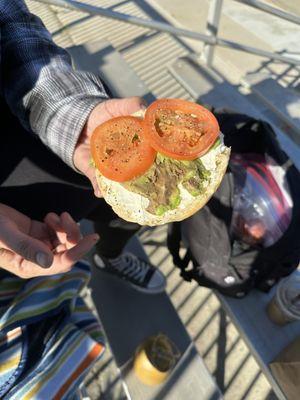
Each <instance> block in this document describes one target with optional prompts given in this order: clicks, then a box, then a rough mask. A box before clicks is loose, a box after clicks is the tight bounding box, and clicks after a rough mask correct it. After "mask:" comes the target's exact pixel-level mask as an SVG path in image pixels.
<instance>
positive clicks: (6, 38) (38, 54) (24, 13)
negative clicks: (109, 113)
mask: <svg viewBox="0 0 300 400" xmlns="http://www.w3.org/2000/svg"><path fill="white" fill-rule="evenodd" d="M0 67H1V75H0V96H1V97H3V98H4V101H5V102H6V103H7V104H8V106H9V107H10V110H11V112H12V113H13V114H14V115H15V116H16V117H17V118H18V119H19V120H20V122H21V124H22V125H23V126H24V127H25V128H26V129H27V130H28V131H31V132H34V133H36V134H37V135H38V136H39V137H40V138H41V140H42V141H43V142H44V143H45V144H46V145H47V146H48V147H49V148H51V149H52V151H53V152H54V153H56V154H57V155H58V156H59V157H61V158H62V159H63V160H64V161H65V162H66V163H67V164H68V165H70V166H71V167H73V168H74V165H73V152H74V147H75V145H76V142H77V140H78V136H79V135H80V132H81V130H82V128H83V126H84V124H85V122H86V119H87V117H88V115H89V113H90V112H91V110H92V109H93V108H94V107H95V106H96V104H98V103H99V102H101V101H103V100H104V99H106V98H107V95H106V93H105V90H104V88H103V85H102V83H101V81H100V79H99V78H98V77H97V76H95V75H93V74H90V73H85V72H79V71H77V72H76V71H74V70H73V69H72V66H71V59H70V56H69V54H68V53H67V52H66V51H65V50H64V49H62V48H60V47H58V46H57V45H56V44H55V43H54V42H53V40H52V38H51V35H50V33H49V32H48V31H47V29H46V28H45V26H44V25H43V23H42V21H41V20H40V19H39V18H38V17H36V16H35V15H33V14H31V13H30V12H29V10H28V8H27V6H26V5H25V3H24V1H23V0H0Z"/></svg>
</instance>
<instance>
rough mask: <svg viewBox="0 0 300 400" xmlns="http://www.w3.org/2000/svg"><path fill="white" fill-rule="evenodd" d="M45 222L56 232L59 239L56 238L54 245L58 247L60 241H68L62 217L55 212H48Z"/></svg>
mask: <svg viewBox="0 0 300 400" xmlns="http://www.w3.org/2000/svg"><path fill="white" fill-rule="evenodd" d="M44 222H45V224H46V225H47V226H48V227H49V228H50V229H52V230H53V231H54V232H55V235H56V236H57V238H58V240H55V241H54V243H53V245H54V247H56V246H57V245H58V244H59V243H66V240H67V234H66V232H65V231H64V229H63V227H62V222H61V219H60V217H59V216H58V215H57V214H55V213H48V214H47V215H46V217H45V218H44Z"/></svg>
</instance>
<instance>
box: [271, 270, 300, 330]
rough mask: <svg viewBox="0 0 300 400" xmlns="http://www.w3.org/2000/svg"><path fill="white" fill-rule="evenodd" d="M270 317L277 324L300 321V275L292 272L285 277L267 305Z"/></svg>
mask: <svg viewBox="0 0 300 400" xmlns="http://www.w3.org/2000/svg"><path fill="white" fill-rule="evenodd" d="M267 314H268V316H269V318H270V319H271V320H272V321H273V322H274V323H276V324H277V325H286V324H288V323H290V322H293V321H300V276H299V274H292V275H291V276H289V277H288V278H285V279H283V280H282V281H281V282H280V283H279V284H278V286H277V288H276V293H275V295H274V296H273V298H272V300H271V301H270V302H269V304H268V305H267Z"/></svg>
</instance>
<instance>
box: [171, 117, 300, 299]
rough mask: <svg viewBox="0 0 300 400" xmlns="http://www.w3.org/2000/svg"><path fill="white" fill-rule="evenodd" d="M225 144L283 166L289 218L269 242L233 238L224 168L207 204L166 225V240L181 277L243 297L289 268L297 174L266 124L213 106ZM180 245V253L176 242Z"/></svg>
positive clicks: (297, 246)
mask: <svg viewBox="0 0 300 400" xmlns="http://www.w3.org/2000/svg"><path fill="white" fill-rule="evenodd" d="M214 114H215V116H216V117H217V119H218V121H219V124H220V127H221V131H222V132H223V134H224V142H225V144H226V146H230V147H231V149H232V151H234V152H236V153H263V154H268V155H269V156H271V157H272V158H273V159H274V160H275V161H276V162H277V163H278V164H279V165H281V166H282V167H283V168H284V169H285V171H286V178H287V180H288V183H289V187H290V193H291V197H292V200H293V211H292V221H291V223H290V225H289V227H288V229H287V230H286V232H285V233H284V234H283V236H282V237H281V238H280V239H279V240H278V241H277V242H276V243H275V244H273V245H272V246H270V247H266V248H263V247H258V246H251V245H248V244H246V243H244V242H242V241H239V240H237V239H233V238H232V237H231V235H230V232H229V227H230V224H231V217H232V199H233V189H234V180H233V175H232V172H231V171H230V168H228V170H227V172H226V175H225V177H224V179H223V181H222V183H221V185H220V187H219V189H218V190H217V192H216V193H215V194H214V196H213V197H212V198H211V199H210V201H209V202H208V203H207V205H206V206H205V207H204V208H202V209H201V210H200V211H198V212H197V213H196V214H194V215H193V216H191V217H190V218H188V219H186V220H184V221H182V222H176V223H173V224H170V226H169V231H168V239H167V245H168V248H169V251H170V253H171V255H172V257H173V262H174V264H175V265H176V266H178V267H179V268H180V270H181V276H182V277H183V279H185V280H186V281H191V280H192V279H193V280H196V281H197V282H198V284H199V285H201V286H206V287H209V288H213V289H217V290H218V291H219V292H221V293H223V294H225V295H229V296H233V297H244V296H245V295H246V294H247V293H248V292H249V291H250V290H251V289H252V288H258V289H260V290H262V291H268V290H269V289H270V288H271V287H272V286H273V285H274V284H275V283H276V282H277V281H278V280H279V279H280V278H281V277H284V276H287V275H289V274H290V273H291V272H292V271H294V270H295V269H296V268H297V266H298V264H299V259H300V173H299V171H298V170H297V169H296V167H295V166H294V165H293V163H292V162H291V160H290V159H289V158H288V156H287V155H286V154H285V153H284V152H283V150H282V149H281V148H280V146H279V144H278V141H277V139H276V135H275V133H274V131H273V129H272V127H271V126H270V125H269V124H268V123H266V122H264V121H260V120H256V119H254V118H251V117H249V116H247V115H243V114H238V113H235V112H232V111H229V110H219V111H218V110H214ZM182 246H183V247H184V248H185V249H186V251H185V255H184V257H180V254H179V250H180V248H181V247H182Z"/></svg>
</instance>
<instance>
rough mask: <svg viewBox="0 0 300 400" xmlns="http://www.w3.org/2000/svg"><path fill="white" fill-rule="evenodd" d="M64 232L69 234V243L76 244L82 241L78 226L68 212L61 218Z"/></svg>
mask: <svg viewBox="0 0 300 400" xmlns="http://www.w3.org/2000/svg"><path fill="white" fill-rule="evenodd" d="M60 220H61V224H62V228H63V230H64V231H65V232H66V234H67V241H68V242H70V243H72V244H76V243H77V242H79V240H80V239H81V233H80V229H79V226H78V224H77V223H76V222H75V221H74V219H73V218H72V217H71V215H70V214H69V213H68V212H63V213H62V214H61V216H60Z"/></svg>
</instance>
